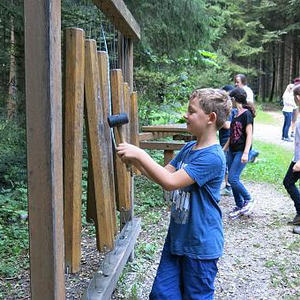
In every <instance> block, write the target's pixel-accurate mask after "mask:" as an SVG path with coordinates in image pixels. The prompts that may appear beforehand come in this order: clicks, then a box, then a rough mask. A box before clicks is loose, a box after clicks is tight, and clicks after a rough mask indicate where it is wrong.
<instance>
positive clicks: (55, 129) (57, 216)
mask: <svg viewBox="0 0 300 300" xmlns="http://www.w3.org/2000/svg"><path fill="white" fill-rule="evenodd" d="M24 16H25V18H24V19H25V76H26V122H27V126H26V127H27V172H28V209H29V234H30V276H31V299H33V300H40V299H45V300H50V299H52V300H53V299H57V300H58V299H59V300H60V299H65V285H64V282H65V278H64V234H63V172H62V170H63V162H62V103H61V94H62V87H61V82H62V80H61V79H62V78H61V1H60V0H40V1H35V0H27V1H24Z"/></svg>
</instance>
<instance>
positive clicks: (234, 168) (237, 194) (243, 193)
mask: <svg viewBox="0 0 300 300" xmlns="http://www.w3.org/2000/svg"><path fill="white" fill-rule="evenodd" d="M227 155H228V157H227V159H228V182H229V183H230V185H231V188H232V193H233V196H234V201H235V204H236V206H237V207H239V208H242V207H243V206H244V203H245V202H246V201H249V200H250V199H251V196H250V194H249V193H248V191H247V190H246V188H245V187H244V185H243V184H242V183H241V182H240V176H241V173H242V171H243V169H244V168H245V166H246V164H243V163H242V162H241V158H242V155H243V152H242V151H238V152H232V151H230V150H229V151H228V154H227Z"/></svg>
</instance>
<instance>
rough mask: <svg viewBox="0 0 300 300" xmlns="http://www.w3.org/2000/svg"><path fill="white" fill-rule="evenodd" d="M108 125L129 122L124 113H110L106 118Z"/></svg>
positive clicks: (120, 124)
mask: <svg viewBox="0 0 300 300" xmlns="http://www.w3.org/2000/svg"><path fill="white" fill-rule="evenodd" d="M107 121H108V125H109V127H111V128H112V127H119V126H122V125H124V124H127V123H128V122H129V120H128V116H127V114H126V113H121V114H118V115H111V116H109V117H108V118H107Z"/></svg>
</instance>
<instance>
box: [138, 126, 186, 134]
mask: <svg viewBox="0 0 300 300" xmlns="http://www.w3.org/2000/svg"><path fill="white" fill-rule="evenodd" d="M142 131H146V132H153V131H155V132H174V133H182V132H185V133H187V132H188V131H187V129H186V124H166V125H152V126H143V127H142Z"/></svg>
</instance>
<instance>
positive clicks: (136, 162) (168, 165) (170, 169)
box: [133, 160, 176, 183]
mask: <svg viewBox="0 0 300 300" xmlns="http://www.w3.org/2000/svg"><path fill="white" fill-rule="evenodd" d="M133 165H134V166H135V167H136V168H137V169H139V170H140V171H141V173H142V174H143V175H145V176H146V177H148V178H149V179H150V180H152V181H155V180H154V178H152V177H151V176H150V174H149V173H148V172H147V171H146V170H145V169H144V167H143V166H142V165H141V164H140V163H139V162H138V161H137V160H134V161H133ZM165 169H166V170H168V171H169V172H170V173H174V172H175V171H176V169H175V168H174V167H173V166H172V165H171V164H167V165H166V166H165ZM156 183H158V182H156Z"/></svg>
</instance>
